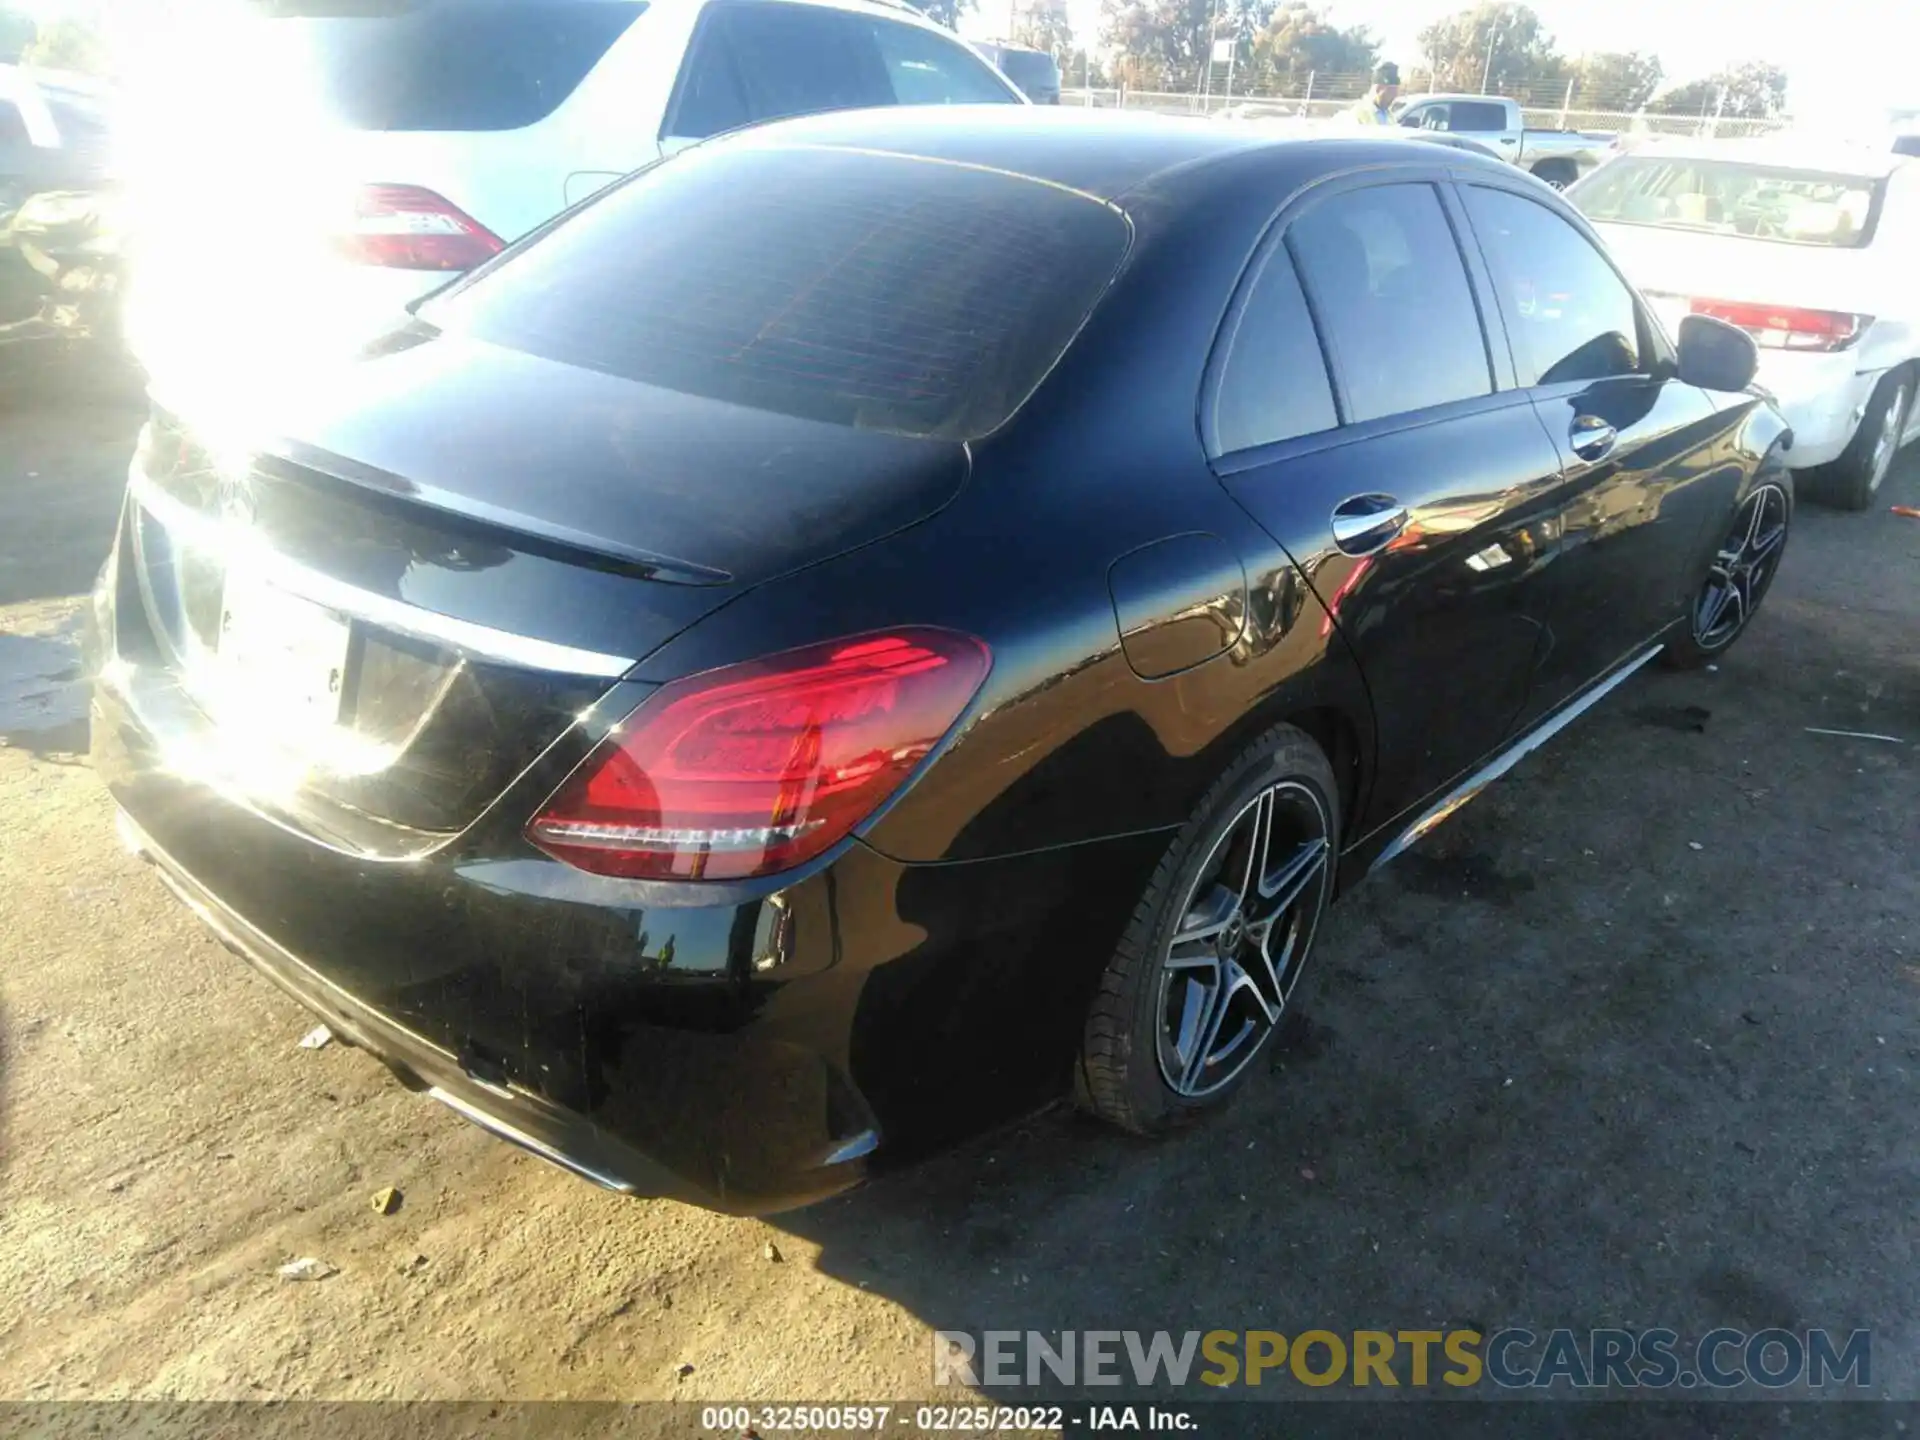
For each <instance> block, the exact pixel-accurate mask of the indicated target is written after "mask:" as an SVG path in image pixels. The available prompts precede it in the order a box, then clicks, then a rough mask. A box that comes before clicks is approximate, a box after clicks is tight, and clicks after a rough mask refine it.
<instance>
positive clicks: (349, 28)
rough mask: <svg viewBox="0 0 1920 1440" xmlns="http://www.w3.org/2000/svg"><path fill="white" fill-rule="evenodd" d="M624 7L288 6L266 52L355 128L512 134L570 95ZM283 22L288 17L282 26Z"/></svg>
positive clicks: (322, 2)
mask: <svg viewBox="0 0 1920 1440" xmlns="http://www.w3.org/2000/svg"><path fill="white" fill-rule="evenodd" d="M646 8H647V7H646V6H645V4H643V3H635V0H457V3H456V0H428V3H426V4H419V5H413V4H407V3H405V0H294V3H291V4H288V3H280V4H273V3H271V0H269V3H268V6H267V13H268V14H269V15H274V16H278V17H282V18H275V19H268V20H266V21H264V22H263V23H264V25H265V27H266V41H267V48H268V51H269V53H270V54H272V55H275V56H278V57H279V58H280V59H282V60H284V61H286V62H287V63H288V64H290V65H291V66H293V67H294V69H295V73H297V74H299V75H300V76H301V77H302V80H303V82H304V83H308V84H311V85H313V86H314V87H315V88H316V90H317V91H318V94H319V99H320V101H321V103H322V104H323V105H324V106H325V107H326V108H327V109H328V110H329V111H330V112H331V113H332V114H333V115H334V117H335V118H336V119H338V120H340V121H341V122H342V123H344V124H346V125H349V126H352V127H354V128H355V129H360V130H515V129H518V128H519V127H521V126H523V125H531V124H533V123H534V122H535V121H536V120H544V119H545V118H546V117H547V116H548V115H551V114H552V113H553V112H554V111H555V110H556V109H558V108H559V106H560V102H561V101H563V100H565V99H566V98H567V97H568V96H569V95H571V94H572V93H573V92H574V90H575V89H576V88H578V86H579V84H580V82H581V81H582V80H584V79H585V78H586V77H587V73H588V72H589V71H590V70H592V69H593V67H594V66H595V65H597V64H599V62H600V58H601V57H602V56H603V55H605V54H606V53H607V51H608V50H609V49H610V48H612V45H613V42H614V41H615V40H617V39H619V38H620V36H621V35H622V34H623V33H624V32H625V31H626V29H627V27H628V26H629V25H631V24H632V23H633V22H634V20H635V18H637V17H638V16H639V15H640V13H641V12H642V11H644V10H645V9H646ZM288 17H291V18H288Z"/></svg>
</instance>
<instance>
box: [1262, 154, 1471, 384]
mask: <svg viewBox="0 0 1920 1440" xmlns="http://www.w3.org/2000/svg"><path fill="white" fill-rule="evenodd" d="M1287 236H1288V243H1289V244H1290V245H1291V246H1292V247H1293V252H1294V257H1295V259H1296V260H1297V261H1298V262H1299V265H1300V270H1301V274H1302V277H1303V278H1304V280H1305V282H1306V287H1307V292H1308V294H1309V295H1310V296H1311V297H1312V299H1313V303H1314V308H1315V310H1316V311H1317V313H1318V315H1319V317H1320V324H1321V326H1322V327H1323V333H1324V336H1325V339H1326V342H1327V347H1328V349H1329V350H1331V351H1332V352H1333V358H1334V364H1335V366H1336V367H1337V368H1338V370H1339V374H1340V379H1341V383H1342V385H1343V386H1344V387H1345V390H1346V396H1347V406H1348V410H1349V412H1350V413H1349V415H1348V417H1347V418H1348V419H1349V420H1351V421H1361V420H1377V419H1379V418H1380V417H1381V416H1383V415H1398V414H1402V413H1404V412H1406V411H1409V410H1424V409H1426V408H1427V407H1428V406H1429V405H1444V404H1446V403H1447V402H1448V401H1450V400H1465V399H1468V398H1470V397H1472V396H1475V395H1486V394H1489V393H1491V391H1492V389H1493V385H1492V381H1491V380H1490V378H1489V376H1488V371H1487V354H1486V346H1485V343H1484V341H1483V340H1482V338H1481V334H1480V317H1479V313H1478V311H1476V310H1475V308H1474V304H1473V292H1472V291H1471V290H1470V289H1469V288H1468V285H1467V272H1466V268H1465V266H1464V264H1463V263H1462V262H1461V259H1460V251H1459V249H1458V247H1457V246H1456V244H1455V242H1454V238H1453V228H1452V227H1451V226H1450V225H1449V224H1448V223H1447V217H1446V212H1445V211H1444V210H1442V209H1441V207H1440V198H1439V196H1437V195H1436V194H1434V191H1433V187H1432V186H1430V185H1381V186H1377V187H1374V188H1372V189H1367V190H1355V191H1350V192H1349V193H1347V194H1345V195H1335V196H1333V197H1332V198H1331V199H1328V200H1324V201H1322V202H1321V203H1320V204H1318V205H1316V206H1314V207H1313V208H1312V209H1311V210H1309V211H1308V212H1307V213H1306V214H1305V215H1303V216H1301V217H1300V218H1299V219H1298V220H1296V221H1294V222H1293V225H1292V226H1291V227H1290V228H1289V230H1288V232H1287Z"/></svg>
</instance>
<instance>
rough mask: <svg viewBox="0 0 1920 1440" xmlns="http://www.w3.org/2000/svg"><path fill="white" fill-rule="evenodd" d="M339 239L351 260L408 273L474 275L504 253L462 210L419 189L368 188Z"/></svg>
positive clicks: (496, 240) (495, 237)
mask: <svg viewBox="0 0 1920 1440" xmlns="http://www.w3.org/2000/svg"><path fill="white" fill-rule="evenodd" d="M336 238H337V242H338V244H339V247H340V250H341V252H342V253H343V254H344V255H345V256H346V257H347V258H348V259H349V260H354V261H357V262H359V263H360V264H362V265H392V266H396V267H398V268H400V269H405V270H471V269H473V267H474V266H476V265H478V264H479V263H480V262H481V261H483V260H488V259H491V258H492V257H493V256H495V255H498V254H499V253H500V252H501V250H502V249H504V248H505V246H504V245H503V243H502V242H501V239H500V237H499V236H498V235H495V234H494V233H493V232H492V231H491V230H489V229H487V227H486V226H484V225H482V224H481V223H480V222H479V221H478V220H476V219H474V218H473V217H472V216H471V215H469V214H467V212H466V211H464V210H462V209H461V208H460V207H459V206H458V205H455V204H454V203H453V202H452V201H450V200H448V199H445V198H444V197H442V196H439V195H436V194H434V193H433V191H431V190H426V189H422V188H421V187H420V186H418V185H369V186H367V187H366V188H365V189H363V190H361V192H360V193H359V195H358V196H357V197H356V199H355V202H354V213H353V218H352V219H351V220H350V221H349V222H348V224H347V227H346V228H345V229H344V230H343V231H342V232H341V233H340V234H339V236H338V237H336Z"/></svg>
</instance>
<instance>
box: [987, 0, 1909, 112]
mask: <svg viewBox="0 0 1920 1440" xmlns="http://www.w3.org/2000/svg"><path fill="white" fill-rule="evenodd" d="M1469 3H1470V0H1329V3H1327V4H1326V5H1325V7H1324V8H1325V10H1326V12H1327V14H1328V16H1329V18H1331V19H1332V20H1333V21H1334V23H1336V24H1339V25H1366V26H1369V27H1371V29H1372V30H1373V32H1374V33H1375V34H1376V35H1379V36H1381V37H1382V38H1383V39H1384V40H1385V42H1386V46H1385V50H1384V52H1383V53H1384V55H1385V57H1386V58H1390V59H1394V60H1397V61H1398V62H1399V63H1400V66H1401V68H1402V69H1403V70H1404V69H1406V68H1407V67H1408V66H1409V65H1410V64H1413V63H1417V61H1418V59H1419V46H1418V44H1417V43H1416V41H1415V37H1416V36H1417V35H1418V34H1419V33H1420V31H1421V30H1422V29H1423V28H1424V27H1425V26H1427V25H1429V24H1431V23H1432V22H1433V21H1435V20H1437V19H1439V18H1441V17H1442V16H1445V15H1449V14H1452V13H1454V12H1455V11H1457V10H1460V9H1462V8H1465V6H1466V5H1467V4H1469ZM1529 3H1530V4H1532V6H1533V8H1534V10H1535V11H1536V12H1537V13H1538V14H1539V16H1540V19H1541V21H1542V23H1543V24H1544V25H1545V26H1546V28H1547V29H1548V30H1550V31H1552V32H1553V34H1554V36H1555V38H1556V39H1557V40H1558V42H1559V45H1560V49H1561V51H1562V52H1563V53H1565V54H1567V55H1573V56H1577V55H1580V54H1583V53H1588V52H1598V51H1602V50H1651V51H1652V52H1653V53H1655V54H1656V55H1658V56H1659V57H1660V61H1661V64H1662V65H1663V66H1664V67H1665V69H1666V72H1667V78H1668V80H1669V81H1670V82H1673V83H1681V82H1684V81H1687V80H1691V79H1696V78H1698V77H1700V76H1703V75H1708V74H1711V73H1712V72H1713V71H1715V70H1718V69H1720V68H1721V67H1722V66H1725V65H1730V64H1739V63H1742V62H1744V61H1747V60H1771V61H1773V62H1774V63H1776V64H1778V65H1780V66H1782V67H1783V68H1784V69H1785V70H1786V71H1787V75H1788V81H1789V90H1788V102H1789V104H1790V106H1791V108H1792V110H1793V112H1794V114H1795V117H1796V118H1798V119H1804V120H1816V119H1820V118H1830V119H1841V118H1843V117H1844V119H1846V120H1853V119H1856V118H1865V117H1866V115H1867V113H1868V112H1873V118H1878V112H1880V111H1882V110H1884V109H1885V108H1886V107H1887V106H1888V105H1895V104H1920V5H1915V4H1913V3H1912V0H1818V3H1813V0H1772V3H1769V0H1746V3H1735V0H1529ZM980 6H981V9H980V11H979V12H977V13H975V14H974V15H971V16H969V17H967V21H966V23H964V24H963V25H962V27H961V28H962V30H963V32H967V33H971V34H974V35H977V36H983V37H984V36H992V35H996V34H999V33H1002V32H1004V31H1005V29H1006V16H1007V10H1006V5H1005V0H980ZM1068 15H1069V18H1070V20H1071V22H1072V24H1073V27H1074V33H1075V35H1076V37H1083V38H1084V37H1093V36H1097V35H1098V33H1099V28H1100V0H1068ZM1863 56H1864V57H1868V58H1869V59H1870V58H1872V57H1876V56H1878V57H1892V61H1891V63H1890V64H1886V65H1885V66H1884V68H1883V72H1882V73H1880V74H1868V73H1866V71H1865V69H1864V67H1863V66H1862V64H1861V63H1860V62H1861V59H1862V57H1863ZM1855 112H1859V114H1858V115H1857V116H1856V114H1855Z"/></svg>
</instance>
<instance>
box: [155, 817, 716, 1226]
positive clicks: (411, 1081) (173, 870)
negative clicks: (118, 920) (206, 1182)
mask: <svg viewBox="0 0 1920 1440" xmlns="http://www.w3.org/2000/svg"><path fill="white" fill-rule="evenodd" d="M117 818H118V825H119V830H120V837H121V840H122V842H123V843H124V844H125V845H126V847H127V848H128V849H129V850H131V851H132V852H133V853H134V854H136V855H138V856H139V857H140V858H141V859H142V860H145V861H146V862H147V863H148V864H150V865H152V866H153V868H154V871H155V872H156V873H157V874H158V875H159V877H160V879H161V881H162V882H163V883H164V884H165V885H166V887H167V888H168V889H169V890H171V891H172V892H173V893H174V895H175V896H176V897H177V898H178V899H180V900H181V901H183V902H184V903H185V904H186V906H187V907H188V908H189V909H190V910H192V911H193V912H194V914H196V915H198V916H199V917H200V919H201V920H202V921H203V922H205V924H206V926H207V928H208V929H210V930H212V931H213V933H214V934H215V935H216V936H217V937H218V938H219V940H220V943H221V944H223V945H224V946H226V948H227V949H228V950H230V951H232V952H233V953H234V954H235V955H238V956H239V957H240V958H241V959H243V960H245V961H246V962H247V963H248V964H250V965H252V966H253V967H254V969H256V970H258V971H259V972H260V973H261V974H263V975H265V976H266V977H267V978H268V979H269V980H271V981H273V983H274V984H276V985H278V986H279V987H280V988H281V989H282V990H284V991H286V993H287V994H288V995H290V996H292V997H293V998H294V999H295V1000H298V1001H299V1002H300V1003H301V1004H302V1005H304V1006H306V1007H307V1008H308V1009H309V1010H311V1011H313V1012H314V1014H316V1015H318V1016H319V1017H320V1018H321V1019H322V1020H324V1021H326V1023H327V1026H328V1028H329V1029H331V1030H332V1031H333V1032H334V1034H335V1035H336V1036H337V1037H338V1038H340V1039H342V1040H345V1041H347V1042H349V1043H350V1044H353V1045H356V1046H358V1047H359V1048H360V1049H362V1050H365V1051H367V1052H368V1053H369V1054H371V1055H374V1056H376V1057H377V1058H378V1059H380V1060H381V1061H383V1062H384V1063H385V1064H386V1066H387V1067H388V1068H389V1069H390V1070H392V1071H393V1073H394V1075H395V1076H396V1077H397V1078H398V1079H399V1081H400V1083H401V1084H403V1085H405V1086H406V1087H407V1088H408V1089H409V1090H415V1091H424V1092H425V1093H426V1094H428V1095H430V1096H431V1097H432V1098H434V1099H435V1100H438V1101H440V1102H441V1103H442V1104H444V1105H446V1106H447V1107H448V1108H450V1109H452V1110H453V1111H454V1112H455V1113H457V1114H459V1115H461V1116H462V1117H464V1118H465V1119H468V1120H471V1121H473V1122H474V1123H475V1124H476V1125H479V1126H480V1127H481V1128H482V1129H485V1130H487V1131H489V1132H491V1133H492V1134H494V1135H497V1136H499V1137H500V1138H501V1139H503V1140H506V1141H508V1142H509V1143H511V1144H515V1145H518V1146H520V1147H521V1148H522V1149H525V1150H528V1151H531V1152H532V1153H533V1154H536V1155H538V1156H540V1157H541V1158H542V1159H544V1160H548V1161H551V1162H552V1163H553V1164H556V1165H558V1166H560V1167H561V1168H563V1169H566V1170H570V1171H572V1172H573V1173H574V1174H576V1175H578V1176H580V1177H581V1178H582V1179H586V1180H591V1181H592V1182H593V1183H594V1184H596V1185H599V1186H602V1187H603V1188H605V1189H608V1190H614V1191H618V1192H620V1193H621V1194H627V1195H633V1194H648V1195H672V1196H681V1197H684V1198H690V1199H696V1200H697V1199H699V1198H701V1197H699V1196H697V1195H693V1194H691V1193H690V1192H688V1191H687V1189H686V1187H685V1186H684V1185H683V1184H682V1182H681V1181H680V1180H679V1178H678V1177H676V1176H675V1175H674V1174H673V1173H672V1172H671V1171H669V1170H667V1169H665V1168H664V1167H662V1166H660V1165H657V1164H655V1163H654V1162H653V1161H651V1160H649V1159H648V1158H647V1157H646V1156H644V1155H642V1154H640V1153H639V1152H638V1151H636V1150H634V1149H633V1148H632V1147H630V1146H627V1145H623V1144H621V1143H620V1142H619V1141H617V1140H615V1139H613V1138H612V1137H611V1136H609V1135H607V1134H606V1133H605V1132H604V1131H601V1130H599V1129H597V1128H596V1127H594V1126H593V1125H591V1124H588V1123H586V1122H585V1121H583V1120H582V1119H581V1118H580V1117H579V1116H576V1115H573V1114H570V1113H569V1112H567V1111H564V1110H560V1109H557V1108H556V1107H554V1106H552V1105H550V1104H548V1103H546V1102H544V1101H543V1100H542V1099H541V1098H540V1097H539V1096H537V1095H530V1094H528V1093H526V1092H524V1091H520V1090H516V1089H514V1088H512V1087H511V1086H501V1085H492V1084H486V1083H483V1082H481V1081H479V1080H477V1079H476V1078H475V1077H474V1076H472V1075H470V1074H468V1073H467V1072H466V1071H465V1070H464V1069H462V1068H461V1065H460V1061H459V1059H458V1058H457V1057H456V1056H454V1055H452V1054H449V1053H448V1052H447V1051H445V1050H443V1049H441V1048H440V1047H439V1046H437V1045H434V1044H433V1043H432V1042H430V1041H428V1040H426V1039H425V1038H423V1037H422V1036H420V1035H416V1034H415V1033H414V1032H413V1031H411V1030H409V1029H407V1028H406V1027H405V1026H404V1025H399V1024H396V1023H395V1022H394V1021H392V1020H391V1019H389V1018H388V1017H386V1016H384V1015H382V1014H381V1013H380V1012H379V1011H377V1010H374V1009H371V1008H369V1007H368V1006H366V1005H363V1004H362V1003H361V1002H360V1001H359V1000H357V999H355V998H354V997H353V996H352V995H350V994H348V993H347V992H346V991H345V990H343V989H341V988H340V987H339V986H337V985H334V984H332V983H331V982H330V981H328V980H327V978H326V977H325V976H323V975H321V974H320V973H319V972H318V971H316V970H313V969H310V968H309V967H308V966H306V965H305V964H303V963H302V962H301V961H300V959H299V958H298V957H297V956H295V955H294V954H292V953H291V952H290V951H288V950H287V949H286V948H285V947H284V946H282V945H280V944H279V943H278V942H277V941H275V940H274V939H273V938H272V937H271V936H269V935H268V934H266V932H265V931H263V930H260V929H258V928H257V927H256V926H254V925H252V924H249V923H248V922H247V921H246V920H244V919H242V918H241V917H240V916H239V915H238V914H236V913H235V912H234V911H233V910H231V909H229V908H228V907H227V906H226V905H225V904H224V903H222V902H221V900H220V898H219V897H218V896H216V895H215V894H214V893H213V892H212V891H211V890H208V889H207V888H206V887H205V886H204V885H202V884H201V883H200V882H199V881H198V880H196V879H194V878H193V876H191V875H189V874H188V873H187V872H186V871H185V870H184V869H183V868H181V866H180V864H179V862H178V861H176V860H175V859H174V858H173V857H172V856H170V855H168V854H167V853H166V852H165V851H163V850H161V849H160V848H159V846H158V845H156V844H155V843H154V841H153V839H152V837H150V836H149V835H148V834H147V833H146V832H145V831H144V830H142V829H141V828H140V826H139V825H138V824H137V823H136V822H135V821H134V819H133V818H132V817H131V816H130V815H128V814H127V812H126V811H124V810H122V811H119V812H118V817H117Z"/></svg>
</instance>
